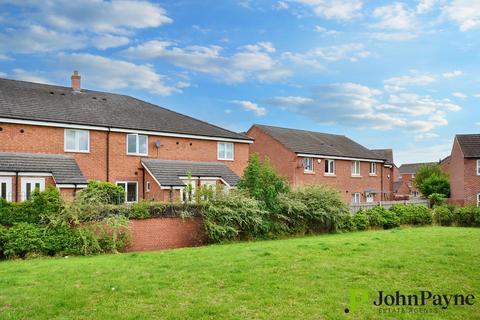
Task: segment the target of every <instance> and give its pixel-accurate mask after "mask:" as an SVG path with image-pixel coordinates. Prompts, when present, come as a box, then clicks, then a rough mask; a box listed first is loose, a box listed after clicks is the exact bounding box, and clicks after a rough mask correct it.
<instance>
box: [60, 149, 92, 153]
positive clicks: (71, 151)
mask: <svg viewBox="0 0 480 320" xmlns="http://www.w3.org/2000/svg"><path fill="white" fill-rule="evenodd" d="M63 151H64V152H68V153H90V150H89V151H80V150H78V151H77V150H63Z"/></svg>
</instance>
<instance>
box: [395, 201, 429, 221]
mask: <svg viewBox="0 0 480 320" xmlns="http://www.w3.org/2000/svg"><path fill="white" fill-rule="evenodd" d="M390 211H392V212H394V213H395V214H396V215H397V216H398V217H399V218H400V223H401V224H412V225H425V224H432V210H430V209H429V208H427V207H425V206H421V205H411V204H407V205H400V204H397V205H394V206H392V207H391V208H390Z"/></svg>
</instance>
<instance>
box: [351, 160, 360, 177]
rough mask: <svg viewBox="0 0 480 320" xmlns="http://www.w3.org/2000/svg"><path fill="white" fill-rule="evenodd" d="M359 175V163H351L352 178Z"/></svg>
mask: <svg viewBox="0 0 480 320" xmlns="http://www.w3.org/2000/svg"><path fill="white" fill-rule="evenodd" d="M359 175H360V161H352V176H359Z"/></svg>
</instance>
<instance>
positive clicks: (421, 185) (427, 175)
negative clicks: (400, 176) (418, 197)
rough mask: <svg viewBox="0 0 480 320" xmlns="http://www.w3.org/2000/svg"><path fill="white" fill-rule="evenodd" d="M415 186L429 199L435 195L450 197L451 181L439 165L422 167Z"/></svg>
mask: <svg viewBox="0 0 480 320" xmlns="http://www.w3.org/2000/svg"><path fill="white" fill-rule="evenodd" d="M415 185H416V186H417V188H418V189H419V190H420V192H421V193H422V194H423V196H424V197H426V198H428V197H429V196H430V195H431V194H433V193H438V194H442V195H444V196H445V197H449V196H450V181H449V178H448V175H447V174H446V173H445V172H443V171H442V168H440V166H439V165H438V164H427V165H423V166H421V167H420V168H419V169H418V171H417V173H416V174H415Z"/></svg>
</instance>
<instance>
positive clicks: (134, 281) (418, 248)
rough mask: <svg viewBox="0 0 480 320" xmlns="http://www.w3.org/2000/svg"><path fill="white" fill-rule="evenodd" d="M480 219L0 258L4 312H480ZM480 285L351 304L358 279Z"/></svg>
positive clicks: (269, 315) (98, 315) (42, 315)
mask: <svg viewBox="0 0 480 320" xmlns="http://www.w3.org/2000/svg"><path fill="white" fill-rule="evenodd" d="M479 244H480V229H472V228H453V227H452V228H446V227H445V228H442V227H426V228H405V229H395V230H390V231H368V232H356V233H347V234H335V235H320V236H315V237H305V238H296V239H289V240H277V241H259V242H249V243H237V244H227V245H213V246H207V247H200V248H188V249H179V250H168V251H158V252H149V253H128V254H118V255H104V256H97V257H75V258H73V257H70V258H68V259H65V258H56V259H36V260H28V261H7V262H0V319H384V318H393V317H394V318H403V319H478V318H479V316H480V292H479V289H480V247H479ZM350 288H360V289H365V290H368V291H370V292H372V296H373V294H374V293H375V292H376V291H378V290H383V291H386V292H393V291H396V290H399V291H401V292H403V293H415V292H417V291H418V290H430V291H432V292H435V293H443V294H446V293H465V294H467V293H473V294H475V295H476V300H475V304H474V305H473V306H453V307H449V308H448V309H447V310H440V309H438V308H435V310H436V311H439V313H434V314H412V313H407V314H393V315H385V314H379V311H378V307H374V306H372V305H371V303H368V304H366V303H364V304H361V305H359V307H358V309H357V310H355V311H354V312H350V313H348V314H345V313H344V309H345V308H346V307H348V299H349V289H350Z"/></svg>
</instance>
